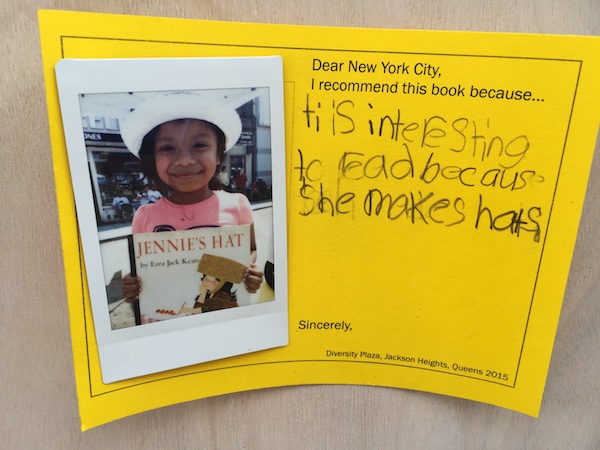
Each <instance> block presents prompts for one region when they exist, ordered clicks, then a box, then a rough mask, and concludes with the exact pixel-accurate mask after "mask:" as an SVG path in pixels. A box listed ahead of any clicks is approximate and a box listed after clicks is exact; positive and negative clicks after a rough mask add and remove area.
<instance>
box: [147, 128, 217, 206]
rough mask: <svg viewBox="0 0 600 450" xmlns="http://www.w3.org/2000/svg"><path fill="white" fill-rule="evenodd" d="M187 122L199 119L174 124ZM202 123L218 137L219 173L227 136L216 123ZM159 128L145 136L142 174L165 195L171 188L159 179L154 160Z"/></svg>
mask: <svg viewBox="0 0 600 450" xmlns="http://www.w3.org/2000/svg"><path fill="white" fill-rule="evenodd" d="M186 120H198V119H177V120H175V121H174V122H180V121H186ZM201 122H204V123H205V124H206V125H208V126H209V127H210V128H211V129H212V130H213V131H214V132H215V135H216V136H217V159H218V160H219V164H217V171H218V166H219V165H220V163H221V162H223V160H224V159H225V134H224V133H223V132H222V131H221V129H220V128H219V127H218V126H216V125H215V124H214V123H211V122H206V121H204V120H201ZM161 125H162V124H161ZM159 128H160V125H157V126H156V127H154V128H153V129H152V130H150V131H149V132H148V134H146V136H144V139H143V140H142V146H141V148H140V153H139V155H140V161H141V162H142V172H144V175H145V176H146V177H147V178H148V181H149V183H152V182H154V183H156V186H157V188H158V190H159V191H161V192H162V193H163V194H165V193H166V192H168V191H169V189H170V187H169V186H167V185H166V184H165V183H163V181H162V180H161V179H160V178H159V176H158V173H156V161H155V160H154V143H155V141H156V134H157V133H158V129H159ZM215 176H216V172H215V174H214V175H213V178H214V177H215ZM211 181H212V180H211Z"/></svg>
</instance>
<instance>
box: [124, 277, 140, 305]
mask: <svg viewBox="0 0 600 450" xmlns="http://www.w3.org/2000/svg"><path fill="white" fill-rule="evenodd" d="M122 290H123V297H125V301H126V302H127V303H133V302H137V301H138V296H139V295H140V291H141V290H142V280H141V278H140V277H134V276H133V275H131V274H130V273H128V274H127V275H125V276H124V277H123V286H122Z"/></svg>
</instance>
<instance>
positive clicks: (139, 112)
mask: <svg viewBox="0 0 600 450" xmlns="http://www.w3.org/2000/svg"><path fill="white" fill-rule="evenodd" d="M177 119H198V120H204V121H206V122H210V123H212V124H214V125H216V126H217V127H219V128H220V129H221V131H222V132H223V134H224V135H225V151H227V150H229V149H230V148H231V147H233V146H234V145H235V144H236V143H237V141H238V139H239V138H240V135H241V133H242V121H241V119H240V116H239V114H238V113H237V111H236V110H235V109H234V107H233V106H232V105H230V104H228V103H226V102H224V101H223V100H220V99H215V98H210V97H208V96H205V95H202V94H198V93H196V92H190V91H174V92H162V93H160V94H158V95H156V96H154V97H152V98H150V99H148V100H146V101H145V102H143V103H141V104H140V105H139V106H138V107H136V108H135V109H134V110H133V111H132V112H131V113H129V115H127V116H126V117H125V119H123V120H122V121H121V137H122V138H123V142H125V145H126V146H127V148H128V149H129V151H130V152H131V153H133V154H134V155H135V156H137V157H138V158H139V153H140V149H141V147H142V141H143V139H144V136H146V134H148V133H149V132H150V131H152V130H153V129H154V128H155V127H157V126H158V125H160V124H162V123H165V122H170V121H171V120H177Z"/></svg>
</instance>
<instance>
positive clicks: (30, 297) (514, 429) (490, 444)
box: [0, 0, 600, 449]
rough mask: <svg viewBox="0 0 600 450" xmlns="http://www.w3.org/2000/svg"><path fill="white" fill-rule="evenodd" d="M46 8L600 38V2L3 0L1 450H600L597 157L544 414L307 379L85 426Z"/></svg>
mask: <svg viewBox="0 0 600 450" xmlns="http://www.w3.org/2000/svg"><path fill="white" fill-rule="evenodd" d="M37 9H65V10H67V9H70V10H78V11H94V12H105V13H120V14H136V15H152V16H164V17H181V18H193V19H212V20H227V21H243V22H262V23H293V24H300V25H331V26H358V27H374V28H375V27H377V28H379V27H385V28H411V29H444V30H473V31H506V32H532V33H555V34H577V35H599V34H600V0H573V1H570V2H565V1H562V0H532V1H521V2H518V1H509V0H504V1H502V0H484V1H482V0H479V1H471V0H421V1H418V0H404V1H402V0H375V1H367V0H364V1H359V0H331V1H322V2H319V1H316V0H312V1H302V0H263V1H261V2H258V1H253V0H228V1H220V0H169V1H158V0H139V1H135V2H134V1H132V2H126V1H117V0H96V1H95V2H88V1H82V0H53V1H50V0H3V1H2V2H1V4H0V37H1V39H0V54H1V55H2V65H1V66H0V107H1V109H0V111H1V120H2V125H1V129H2V133H1V134H0V152H1V155H2V162H1V163H0V174H1V178H0V179H1V180H2V194H1V195H0V202H1V203H0V211H1V215H0V221H1V222H0V224H1V227H0V228H1V229H2V230H3V232H2V235H1V237H0V243H1V247H0V248H1V254H2V258H1V270H0V273H1V274H2V284H1V285H0V296H1V302H0V321H1V325H0V339H1V340H0V342H1V344H0V354H1V358H0V361H1V362H0V379H1V380H2V386H1V387H0V412H1V418H0V448H6V449H38V448H40V449H41V448H49V449H54V448H56V449H59V448H60V449H63V448H64V449H71V448H77V449H79V448H83V449H88V448H89V449H95V448H98V449H105V448H111V449H121V448H123V449H136V448H148V449H154V448H156V449H159V448H160V449H163V448H219V449H221V448H223V449H225V448H233V449H270V448H276V449H288V448H315V449H320V448H332V449H337V448H369V449H371V448H385V449H387V448H406V449H419V448H424V449H483V448H493V449H496V448H497V449H500V448H501V449H598V448H600V393H599V392H598V391H599V389H600V312H599V311H600V302H599V301H598V290H599V283H600V264H599V262H598V254H599V250H600V240H599V239H598V234H599V233H598V231H599V229H598V224H599V214H600V202H599V200H600V163H599V161H598V160H597V158H596V161H595V163H594V165H593V167H592V173H591V177H590V182H589V186H588V193H587V199H586V204H585V208H584V212H583V217H582V222H581V226H580V230H579V235H578V240H577V246H576V249H575V254H574V258H573V263H572V266H571V273H570V278H569V283H568V286H567V290H566V295H565V300H564V305H563V310H562V315H561V319H560V323H559V327H558V332H557V336H556V344H555V347H554V352H553V356H552V362H551V366H550V371H549V374H548V380H547V385H546V392H545V396H544V402H543V405H542V410H541V415H540V417H539V418H538V419H534V418H531V417H528V416H524V415H522V414H519V413H515V412H511V411H507V410H503V409H500V408H497V407H493V406H489V405H484V404H479V403H476V402H471V401H466V400H461V399H455V398H450V397H444V396H440V395H434V394H428V393H422V392H412V391H406V390H399V389H387V388H375V387H366V386H298V387H286V388H276V389H267V390H261V391H254V392H245V393H239V394H231V395H225V396H221V397H217V398H210V399H204V400H198V401H193V402H190V403H186V404H181V405H176V406H172V407H168V408H163V409H161V410H156V411H150V412H147V413H143V414H139V415H137V416H134V417H129V418H126V419H123V420H120V421H117V422H114V423H110V424H107V425H104V426H101V427H98V428H95V429H92V430H90V431H88V432H86V433H81V432H80V430H79V417H78V410H77V398H76V393H75V381H74V376H73V363H72V353H71V342H70V335H69V321H68V314H67V302H66V298H65V286H64V275H63V269H62V256H61V245H60V237H59V228H58V218H57V212H56V198H55V190H54V179H53V172H52V160H51V150H50V144H49V136H48V120H47V115H46V107H45V97H44V95H45V93H44V80H43V76H42V64H41V56H40V50H39V35H38V28H37ZM598 81H599V82H600V80H598ZM598 148H599V146H597V147H596V153H598Z"/></svg>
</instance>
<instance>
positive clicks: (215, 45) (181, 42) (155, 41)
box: [60, 35, 581, 62]
mask: <svg viewBox="0 0 600 450" xmlns="http://www.w3.org/2000/svg"><path fill="white" fill-rule="evenodd" d="M66 39H81V40H99V41H123V42H147V43H151V44H179V45H203V46H214V47H242V48H262V49H274V50H279V49H281V50H309V51H325V52H348V53H375V54H377V53H379V54H392V55H425V56H451V57H457V56H460V57H469V58H500V59H525V60H536V61H559V62H581V60H579V59H564V58H542V57H531V56H529V57H528V56H507V55H468V54H462V53H431V52H409V51H393V50H366V49H340V48H322V47H292V46H281V45H250V44H224V43H214V42H192V41H163V40H155V39H131V38H110V37H96V36H70V35H61V36H60V41H61V55H62V57H63V58H64V57H65V55H64V46H63V40H66Z"/></svg>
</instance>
